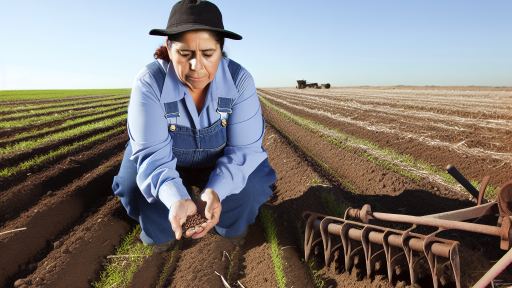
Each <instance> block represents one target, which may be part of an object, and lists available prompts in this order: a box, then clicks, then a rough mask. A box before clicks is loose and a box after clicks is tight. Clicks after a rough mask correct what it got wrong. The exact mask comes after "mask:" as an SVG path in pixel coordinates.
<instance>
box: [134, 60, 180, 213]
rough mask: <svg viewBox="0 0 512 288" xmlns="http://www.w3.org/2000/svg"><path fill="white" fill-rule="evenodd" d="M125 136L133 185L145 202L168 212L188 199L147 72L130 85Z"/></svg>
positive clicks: (160, 106) (157, 94)
mask: <svg viewBox="0 0 512 288" xmlns="http://www.w3.org/2000/svg"><path fill="white" fill-rule="evenodd" d="M128 134H129V136H130V143H131V146H132V149H133V153H132V156H131V158H130V159H131V160H133V161H134V162H135V164H136V165H137V179H136V180H137V185H138V186H139V189H140V191H141V192H142V194H143V195H144V196H145V197H146V199H147V200H148V201H149V202H150V203H153V202H155V201H157V200H159V201H162V202H163V203H164V204H165V206H167V207H168V208H170V207H171V205H172V204H173V203H174V202H175V201H178V200H180V199H185V198H189V199H190V196H189V195H188V193H187V189H186V188H185V186H184V185H183V183H182V181H181V178H180V176H179V173H178V171H176V161H177V159H176V157H175V156H174V155H173V154H172V138H171V136H170V135H169V133H168V131H167V120H166V119H165V117H164V111H163V107H162V105H161V104H160V93H159V92H158V88H157V84H156V82H155V80H154V79H153V77H152V76H151V74H150V73H149V71H148V70H147V68H144V70H142V72H141V73H139V75H137V78H136V79H135V81H134V83H133V88H132V93H131V96H130V104H129V106H128Z"/></svg>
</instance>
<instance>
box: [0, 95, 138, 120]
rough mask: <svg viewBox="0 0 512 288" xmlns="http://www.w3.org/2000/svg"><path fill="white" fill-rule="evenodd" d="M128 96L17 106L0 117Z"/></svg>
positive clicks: (4, 111) (1, 112) (0, 114)
mask: <svg viewBox="0 0 512 288" xmlns="http://www.w3.org/2000/svg"><path fill="white" fill-rule="evenodd" d="M128 97H129V96H113V97H98V98H95V99H90V100H85V101H77V102H67V103H57V104H55V103H51V104H45V105H35V106H18V107H15V108H13V109H11V110H3V111H0V116H5V115H9V114H14V113H21V112H24V111H27V110H46V109H53V108H66V107H69V106H76V105H90V104H91V103H100V102H105V101H114V100H118V99H126V98H128Z"/></svg>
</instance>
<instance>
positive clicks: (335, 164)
mask: <svg viewBox="0 0 512 288" xmlns="http://www.w3.org/2000/svg"><path fill="white" fill-rule="evenodd" d="M262 107H263V108H262V111H263V114H264V117H265V119H266V121H267V123H269V124H272V125H276V126H277V127H280V129H282V131H285V132H286V134H288V135H289V136H290V137H292V139H294V141H296V143H298V144H300V145H301V146H302V148H299V149H298V150H297V151H296V152H297V154H298V155H304V152H302V151H301V150H302V149H306V151H309V153H312V154H313V155H314V156H315V157H316V158H317V159H320V160H321V161H322V162H323V163H325V164H327V165H328V166H329V167H330V168H331V169H332V170H334V171H335V172H336V173H337V174H338V175H342V176H343V177H346V181H348V182H349V183H350V184H352V185H354V186H355V187H357V192H358V193H361V194H364V195H361V194H357V195H350V194H349V193H347V192H345V191H343V190H341V191H340V190H339V188H337V187H324V186H315V187H312V188H311V189H309V190H308V191H307V192H305V193H303V195H301V196H299V197H297V199H290V200H289V201H286V200H285V201H283V202H284V203H283V204H278V206H280V207H279V208H278V209H276V211H281V213H283V212H284V214H291V215H293V211H294V210H296V211H297V212H299V211H300V212H302V211H306V210H310V211H313V212H320V213H322V211H321V210H323V209H321V208H320V209H318V208H317V209H315V208H314V207H315V206H316V204H314V203H315V200H314V198H315V194H316V195H317V197H318V193H319V192H320V191H331V192H330V193H332V194H333V195H336V197H338V199H341V201H346V202H348V203H349V204H350V203H357V204H356V205H355V206H356V207H360V206H361V205H362V204H364V203H370V204H371V205H372V210H374V211H383V212H390V213H396V214H401V213H405V214H409V215H425V214H431V213H437V212H438V211H443V210H444V211H448V210H454V209H459V208H463V207H467V206H469V205H474V204H471V202H469V201H461V200H462V199H461V200H459V199H458V198H460V197H461V194H460V193H456V192H453V191H446V190H443V188H442V187H436V186H435V185H432V184H431V183H428V182H426V181H422V182H420V183H418V184H416V183H414V182H411V181H409V180H408V179H403V178H405V177H403V176H401V175H398V174H396V173H392V172H389V171H386V170H385V169H383V168H382V167H379V166H377V165H375V164H373V163H369V162H367V161H364V160H363V161H361V159H359V160H358V159H357V157H355V155H349V154H351V153H350V152H347V151H344V150H340V149H337V148H336V147H335V146H334V145H332V144H329V143H328V142H326V140H323V139H319V137H318V136H315V135H314V134H311V135H310V134H309V133H310V132H309V133H308V131H305V130H303V129H302V128H300V127H298V126H297V125H295V124H294V123H292V122H289V121H288V120H286V119H284V118H282V117H280V116H279V115H278V114H277V112H275V111H273V110H271V109H268V108H267V107H265V106H264V105H262ZM269 130H271V129H269ZM267 133H268V132H267ZM312 139H313V140H312ZM274 141H275V140H274ZM268 146H269V145H267V148H266V149H267V151H268V152H269V159H271V151H272V149H271V148H270V147H268ZM292 147H293V146H292ZM295 149H297V146H296V148H295ZM280 150H281V151H283V150H284V149H280ZM284 151H286V150H284ZM305 158H306V159H308V158H309V160H308V162H310V163H313V162H315V161H314V160H313V161H312V160H311V158H310V157H305ZM284 161H285V160H283V162H282V163H275V164H274V163H273V162H271V165H272V167H274V169H276V171H277V172H278V175H279V171H283V170H287V171H290V170H292V169H294V168H292V167H297V166H296V165H293V164H292V165H290V166H291V167H290V166H289V167H286V168H281V169H280V166H285V165H286V164H285V163H286V162H289V160H288V159H286V162H284ZM316 165H318V164H316ZM295 169H298V168H295ZM317 169H319V170H320V172H319V173H320V174H323V173H322V172H321V170H324V171H325V169H322V168H317ZM287 173H288V174H290V173H293V172H287ZM297 174H298V173H297ZM290 176H291V175H290ZM326 176H327V175H326ZM301 177H302V176H298V177H297V176H295V183H296V182H297V178H298V179H300V178H301ZM278 178H279V180H278V182H277V186H278V190H276V192H277V194H279V191H281V190H280V188H281V187H280V185H281V182H280V181H281V177H278ZM286 178H288V179H290V180H289V181H291V182H294V181H293V178H294V177H293V176H292V177H289V176H288V175H287V176H286ZM322 178H323V179H325V178H324V176H323V175H322ZM322 178H320V179H322ZM330 178H332V177H330ZM327 179H329V177H327ZM336 182H339V181H335V182H334V183H336ZM291 185H294V184H290V186H291ZM339 185H340V184H336V186H339ZM290 186H285V187H283V188H284V189H286V188H288V187H290ZM328 186H330V185H328ZM336 190H338V191H340V192H341V195H340V194H339V193H340V192H336ZM430 191H434V192H435V193H432V192H430ZM308 196H309V197H308ZM340 197H341V198H340ZM462 198H464V197H462ZM278 199H279V198H277V199H276V203H279V200H278ZM425 203H436V205H425ZM351 205H353V206H354V204H351ZM290 206H291V207H292V208H293V209H292V208H290ZM311 206H313V207H311ZM404 209H405V210H404ZM287 210H288V211H287ZM286 212H288V213H286ZM297 212H295V214H297ZM488 220H489V221H488V222H490V223H487V224H488V225H495V223H496V219H494V218H493V219H488ZM492 223H494V224H492ZM453 235H456V236H455V238H456V239H454V240H457V241H459V242H461V243H462V244H463V246H465V247H471V248H470V249H469V250H467V249H466V251H467V253H468V254H469V255H465V257H469V258H471V259H473V260H471V261H470V262H469V263H472V262H474V263H478V264H477V265H483V266H482V267H480V268H481V269H482V270H485V269H489V268H490V266H491V264H492V263H489V260H493V259H499V258H500V257H501V256H502V255H503V254H504V252H503V251H501V250H499V244H498V243H499V239H497V238H496V237H492V239H490V238H489V237H487V236H484V235H480V234H474V233H463V232H460V231H457V232H456V234H452V236H450V237H454V236H453ZM443 237H445V236H443ZM446 237H448V236H446ZM446 237H445V238H446ZM448 238H449V237H448ZM476 243H480V244H476ZM475 245H485V247H486V248H487V249H486V250H482V251H483V255H484V256H485V258H487V259H489V260H487V259H485V258H483V257H482V255H480V253H481V251H480V250H479V249H478V250H475V251H471V249H475V248H474V247H475ZM466 259H467V258H466ZM461 260H462V259H461ZM319 261H320V259H319ZM322 262H323V260H322ZM468 266H469V267H468ZM474 268H475V265H470V264H467V265H466V266H465V267H463V268H462V269H463V275H464V277H466V281H469V282H466V283H475V282H476V280H478V279H479V278H478V275H474V274H473V275H470V274H471V269H474ZM361 273H362V272H361ZM354 274H358V273H354ZM324 276H325V277H327V278H328V279H327V280H328V281H327V282H326V283H329V281H335V283H337V285H340V284H342V283H343V285H344V286H343V287H361V286H360V285H363V286H364V285H371V284H370V283H371V282H366V281H367V280H368V279H367V278H365V279H366V280H364V279H363V280H364V281H363V282H360V280H361V279H359V278H361V277H364V273H363V274H360V273H359V276H358V277H352V276H349V275H348V274H347V273H343V271H339V270H328V271H327V272H325V273H324ZM425 278H426V280H424V281H425V283H426V284H422V287H429V286H430V285H432V284H428V283H429V282H428V280H429V279H430V276H429V275H428V273H427V274H426V276H425ZM505 278H506V277H505ZM376 279H377V278H376ZM379 279H383V280H382V281H383V282H382V284H385V283H386V282H387V280H386V279H384V278H383V277H380V278H379ZM384 280H386V281H384ZM379 281H380V280H379ZM351 283H352V284H351ZM356 283H357V284H356ZM365 283H366V284H365ZM379 283H380V282H379ZM430 283H431V280H430ZM373 284H375V283H373ZM423 285H426V286H423Z"/></svg>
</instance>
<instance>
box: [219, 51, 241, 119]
mask: <svg viewBox="0 0 512 288" xmlns="http://www.w3.org/2000/svg"><path fill="white" fill-rule="evenodd" d="M228 69H229V74H231V79H232V80H233V84H234V85H235V86H236V81H237V80H238V77H239V75H240V70H242V66H241V65H240V64H238V63H237V62H235V61H233V60H231V59H229V63H228ZM233 102H235V98H231V97H219V103H218V105H217V113H219V114H220V118H221V119H222V122H221V123H222V126H224V127H226V125H227V118H228V115H229V114H231V112H233V110H232V109H231V108H232V107H233Z"/></svg>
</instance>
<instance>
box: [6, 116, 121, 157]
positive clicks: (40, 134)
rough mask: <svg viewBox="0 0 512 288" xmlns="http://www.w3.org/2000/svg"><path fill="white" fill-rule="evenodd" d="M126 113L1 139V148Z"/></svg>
mask: <svg viewBox="0 0 512 288" xmlns="http://www.w3.org/2000/svg"><path fill="white" fill-rule="evenodd" d="M124 114H126V111H120V112H118V113H114V114H110V115H106V116H103V117H98V118H95V119H91V120H89V121H84V122H80V123H77V124H73V125H69V126H66V127H62V128H57V129H53V130H51V131H47V132H44V133H37V134H36V135H29V136H26V137H23V138H17V139H15V140H5V141H0V148H3V147H5V146H7V145H14V144H15V143H19V142H23V141H29V140H35V139H38V138H43V137H45V136H47V135H50V134H54V133H58V132H62V131H65V130H69V129H73V128H77V127H79V126H83V125H87V124H90V123H93V122H98V121H102V120H106V119H110V118H114V117H117V116H120V115H124Z"/></svg>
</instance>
